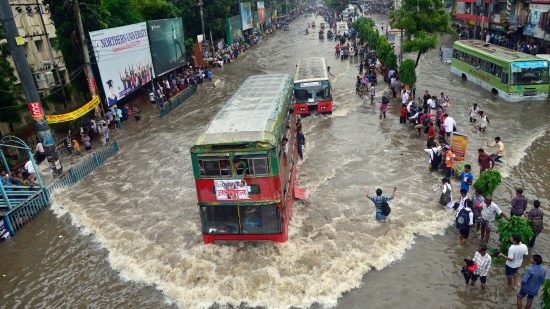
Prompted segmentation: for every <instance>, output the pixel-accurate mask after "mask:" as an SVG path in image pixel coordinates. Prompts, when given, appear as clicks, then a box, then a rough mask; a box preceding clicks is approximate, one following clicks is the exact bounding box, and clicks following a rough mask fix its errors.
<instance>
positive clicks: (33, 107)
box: [28, 102, 44, 120]
mask: <svg viewBox="0 0 550 309" xmlns="http://www.w3.org/2000/svg"><path fill="white" fill-rule="evenodd" d="M28 106H29V110H30V111H31V117H32V119H34V120H40V119H42V118H44V113H43V112H42V106H41V105H40V102H32V103H28Z"/></svg>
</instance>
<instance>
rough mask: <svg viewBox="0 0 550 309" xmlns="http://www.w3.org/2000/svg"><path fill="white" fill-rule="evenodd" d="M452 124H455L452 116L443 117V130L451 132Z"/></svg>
mask: <svg viewBox="0 0 550 309" xmlns="http://www.w3.org/2000/svg"><path fill="white" fill-rule="evenodd" d="M454 126H456V121H455V120H454V119H453V118H452V117H447V118H445V132H447V133H451V132H453V127H454Z"/></svg>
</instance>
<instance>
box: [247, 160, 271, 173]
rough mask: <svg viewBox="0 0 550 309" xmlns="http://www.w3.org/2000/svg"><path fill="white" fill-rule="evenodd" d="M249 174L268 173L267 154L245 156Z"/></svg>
mask: <svg viewBox="0 0 550 309" xmlns="http://www.w3.org/2000/svg"><path fill="white" fill-rule="evenodd" d="M247 160H248V166H249V169H250V171H249V172H250V175H267V174H268V173H269V165H268V163H267V156H255V157H252V158H247Z"/></svg>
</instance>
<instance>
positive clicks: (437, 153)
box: [424, 141, 441, 172]
mask: <svg viewBox="0 0 550 309" xmlns="http://www.w3.org/2000/svg"><path fill="white" fill-rule="evenodd" d="M434 143H435V144H434V145H433V147H428V148H427V149H424V151H425V152H427V153H428V155H429V156H430V158H429V159H428V163H429V164H430V165H429V170H430V172H433V171H437V170H438V168H439V164H440V163H441V145H440V144H439V142H438V141H435V142H434Z"/></svg>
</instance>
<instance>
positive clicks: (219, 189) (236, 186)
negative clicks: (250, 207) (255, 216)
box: [214, 179, 249, 200]
mask: <svg viewBox="0 0 550 309" xmlns="http://www.w3.org/2000/svg"><path fill="white" fill-rule="evenodd" d="M214 187H215V188H216V199H217V200H247V199H249V197H248V187H247V186H246V185H245V186H242V185H241V180H240V179H238V180H215V181H214Z"/></svg>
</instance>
